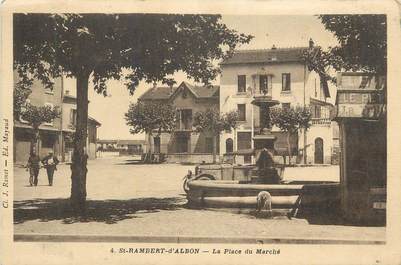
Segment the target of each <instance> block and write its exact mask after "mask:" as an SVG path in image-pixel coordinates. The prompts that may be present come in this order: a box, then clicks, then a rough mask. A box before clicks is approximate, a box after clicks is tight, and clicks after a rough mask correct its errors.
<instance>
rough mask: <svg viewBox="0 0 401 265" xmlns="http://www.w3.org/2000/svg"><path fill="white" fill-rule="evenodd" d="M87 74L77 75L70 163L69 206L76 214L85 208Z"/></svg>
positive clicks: (82, 212)
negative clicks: (73, 133) (75, 112)
mask: <svg viewBox="0 0 401 265" xmlns="http://www.w3.org/2000/svg"><path fill="white" fill-rule="evenodd" d="M88 79H89V74H81V75H79V76H77V125H76V130H75V137H74V151H73V155H72V164H71V184H72V185H71V198H70V200H71V206H72V209H73V210H74V212H75V213H76V214H79V215H84V214H85V210H86V173H87V171H88V170H87V168H86V165H87V160H88V155H87V153H86V151H85V149H86V148H85V146H86V138H87V132H88V131H87V127H88Z"/></svg>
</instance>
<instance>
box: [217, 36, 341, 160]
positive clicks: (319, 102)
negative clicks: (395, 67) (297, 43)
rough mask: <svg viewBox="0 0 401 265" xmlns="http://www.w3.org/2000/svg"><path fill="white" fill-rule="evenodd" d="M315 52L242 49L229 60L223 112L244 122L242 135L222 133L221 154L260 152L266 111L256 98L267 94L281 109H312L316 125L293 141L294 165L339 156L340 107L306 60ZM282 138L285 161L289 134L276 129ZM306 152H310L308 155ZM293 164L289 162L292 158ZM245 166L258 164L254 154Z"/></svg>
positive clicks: (224, 67)
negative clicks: (336, 151)
mask: <svg viewBox="0 0 401 265" xmlns="http://www.w3.org/2000/svg"><path fill="white" fill-rule="evenodd" d="M309 45H310V46H309V47H296V48H276V47H274V46H273V47H272V48H271V49H262V50H239V51H236V52H235V53H234V54H233V56H232V57H230V58H228V59H226V60H225V61H223V62H222V63H221V64H220V66H221V79H220V111H221V112H229V111H231V110H237V111H238V112H239V117H240V120H241V121H240V123H239V126H238V128H237V129H236V130H233V131H232V132H225V133H222V135H221V137H220V150H221V152H220V155H221V156H222V157H224V155H227V154H230V153H231V152H241V151H244V150H248V149H252V148H254V143H253V137H254V136H255V134H257V132H258V131H259V130H260V124H259V120H260V119H259V116H260V109H259V107H258V106H255V105H252V104H251V102H252V101H253V99H254V96H257V95H261V94H262V93H263V91H267V93H266V95H267V96H270V97H271V98H272V99H273V100H278V101H279V102H280V103H279V105H277V107H282V108H289V107H296V106H301V107H302V106H305V107H309V108H310V109H311V111H312V126H311V128H310V129H309V130H308V131H307V132H306V134H305V133H304V132H303V131H301V132H300V133H299V134H298V135H294V136H293V137H292V138H291V139H290V141H291V143H292V144H291V145H292V150H293V151H292V153H293V154H295V155H294V157H293V159H294V160H293V161H292V162H296V163H305V162H306V163H307V164H330V163H331V161H332V153H333V151H332V150H333V130H334V129H333V127H335V126H337V125H336V124H335V122H333V121H332V120H331V118H332V115H333V110H334V106H333V104H331V103H329V101H328V99H329V98H330V96H331V95H330V89H331V88H329V87H328V86H325V85H324V84H322V83H321V82H320V79H319V75H317V74H316V73H315V72H312V71H309V70H308V68H307V67H306V65H305V63H304V60H303V59H302V55H303V53H304V51H306V50H307V49H313V48H314V47H313V41H312V40H311V41H310V44H309ZM272 133H273V134H274V135H275V136H276V141H275V150H276V157H275V158H276V159H277V160H278V161H280V162H283V161H282V160H283V157H284V156H287V155H288V151H287V139H286V134H285V133H284V132H281V131H280V130H279V129H278V128H275V127H273V128H272ZM305 147H306V152H305ZM286 158H287V159H288V157H286ZM242 159H243V160H242V161H241V160H238V159H237V161H238V162H239V163H244V164H247V163H252V162H254V161H252V160H253V158H252V157H251V155H244V156H243V158H242Z"/></svg>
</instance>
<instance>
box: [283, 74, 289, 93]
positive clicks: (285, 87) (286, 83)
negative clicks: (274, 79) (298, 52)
mask: <svg viewBox="0 0 401 265" xmlns="http://www.w3.org/2000/svg"><path fill="white" fill-rule="evenodd" d="M281 81H282V91H290V90H291V75H290V74H289V73H284V74H282V75H281Z"/></svg>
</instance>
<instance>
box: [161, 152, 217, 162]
mask: <svg viewBox="0 0 401 265" xmlns="http://www.w3.org/2000/svg"><path fill="white" fill-rule="evenodd" d="M216 160H217V162H219V155H216ZM166 161H167V163H192V164H200V163H202V161H205V163H213V155H212V154H193V153H189V154H167V158H166Z"/></svg>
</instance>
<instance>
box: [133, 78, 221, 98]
mask: <svg viewBox="0 0 401 265" xmlns="http://www.w3.org/2000/svg"><path fill="white" fill-rule="evenodd" d="M183 85H185V86H186V87H187V88H188V89H189V90H190V91H191V92H192V93H193V94H194V95H195V97H197V98H210V97H213V96H215V95H216V93H218V91H219V88H220V86H207V87H206V86H193V85H191V84H189V83H187V82H182V83H181V84H180V86H178V87H181V86H183ZM178 87H172V88H170V87H168V86H165V87H152V88H150V89H149V90H148V91H146V92H145V93H144V94H143V95H142V96H140V97H139V99H140V100H149V99H151V100H167V99H169V98H170V97H171V96H172V95H173V94H174V93H175V92H176V90H177V88H178Z"/></svg>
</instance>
